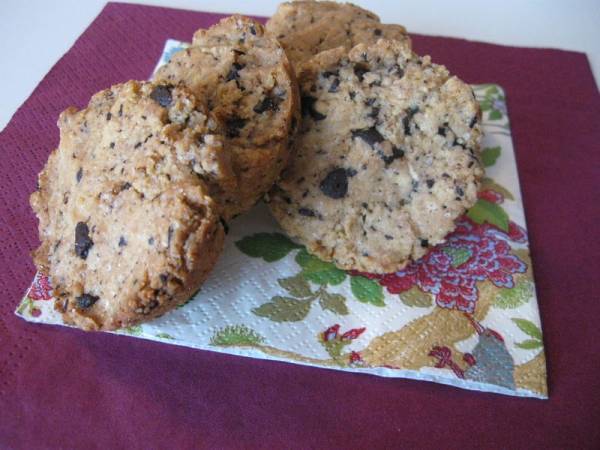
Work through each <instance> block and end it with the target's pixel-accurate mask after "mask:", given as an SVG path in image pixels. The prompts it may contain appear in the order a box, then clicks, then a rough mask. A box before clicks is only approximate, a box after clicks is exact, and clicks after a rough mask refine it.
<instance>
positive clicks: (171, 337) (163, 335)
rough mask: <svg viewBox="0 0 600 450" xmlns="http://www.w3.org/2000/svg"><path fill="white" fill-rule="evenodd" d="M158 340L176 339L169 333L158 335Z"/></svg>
mask: <svg viewBox="0 0 600 450" xmlns="http://www.w3.org/2000/svg"><path fill="white" fill-rule="evenodd" d="M156 337H157V338H161V339H175V338H174V337H173V336H171V335H170V334H169V333H158V334H157V335H156Z"/></svg>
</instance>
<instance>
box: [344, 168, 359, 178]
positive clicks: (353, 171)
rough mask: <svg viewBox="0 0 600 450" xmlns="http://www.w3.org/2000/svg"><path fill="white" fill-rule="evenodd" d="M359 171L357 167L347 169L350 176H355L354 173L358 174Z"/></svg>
mask: <svg viewBox="0 0 600 450" xmlns="http://www.w3.org/2000/svg"><path fill="white" fill-rule="evenodd" d="M357 173H358V172H357V171H356V170H355V169H352V168H350V169H346V174H347V175H348V176H349V177H353V176H354V175H356V174H357Z"/></svg>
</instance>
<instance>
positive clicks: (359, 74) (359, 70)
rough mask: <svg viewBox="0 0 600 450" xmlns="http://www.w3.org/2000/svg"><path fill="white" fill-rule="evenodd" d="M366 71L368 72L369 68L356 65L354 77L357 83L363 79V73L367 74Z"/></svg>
mask: <svg viewBox="0 0 600 450" xmlns="http://www.w3.org/2000/svg"><path fill="white" fill-rule="evenodd" d="M368 71H369V68H368V67H367V66H364V65H362V64H357V65H355V66H354V75H356V77H357V78H358V81H362V80H363V78H364V77H365V73H367V72H368Z"/></svg>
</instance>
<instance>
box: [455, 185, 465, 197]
mask: <svg viewBox="0 0 600 450" xmlns="http://www.w3.org/2000/svg"><path fill="white" fill-rule="evenodd" d="M454 191H455V192H456V195H458V196H459V197H462V196H464V195H465V191H463V190H462V188H461V187H460V186H456V187H455V188H454Z"/></svg>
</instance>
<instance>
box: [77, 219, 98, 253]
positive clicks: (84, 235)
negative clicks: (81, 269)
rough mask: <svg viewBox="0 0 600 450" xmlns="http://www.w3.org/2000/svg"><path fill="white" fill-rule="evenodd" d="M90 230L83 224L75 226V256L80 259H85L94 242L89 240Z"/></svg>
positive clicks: (79, 223)
mask: <svg viewBox="0 0 600 450" xmlns="http://www.w3.org/2000/svg"><path fill="white" fill-rule="evenodd" d="M89 234H90V229H89V228H88V226H87V224H86V223H85V222H78V223H77V225H76V226H75V254H76V255H77V256H79V257H80V258H81V259H86V258H87V256H88V252H89V250H90V248H92V246H93V245H94V242H93V241H92V240H91V239H90V236H89Z"/></svg>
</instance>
